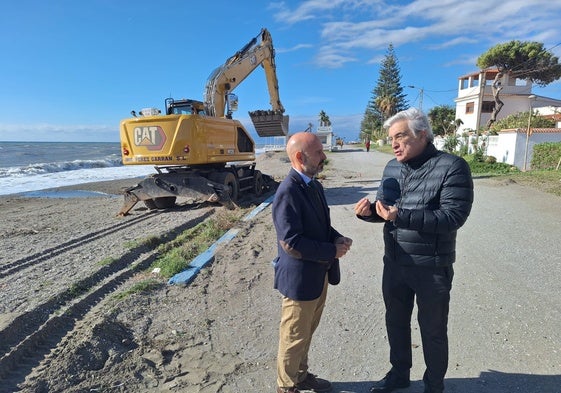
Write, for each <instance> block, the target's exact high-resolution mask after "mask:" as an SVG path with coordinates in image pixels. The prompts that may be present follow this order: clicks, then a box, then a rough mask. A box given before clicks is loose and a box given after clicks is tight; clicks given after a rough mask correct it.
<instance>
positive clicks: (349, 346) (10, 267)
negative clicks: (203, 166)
mask: <svg viewBox="0 0 561 393" xmlns="http://www.w3.org/2000/svg"><path fill="white" fill-rule="evenodd" d="M328 158H329V161H330V162H329V164H328V166H327V168H326V170H325V172H324V176H323V179H322V180H321V181H322V183H323V184H324V186H325V188H326V195H327V199H328V202H329V203H330V205H331V212H332V219H333V225H334V226H335V227H336V228H337V229H338V230H339V231H341V232H342V233H344V234H346V235H349V236H351V237H352V238H353V239H354V244H353V249H352V250H351V252H350V253H349V255H348V256H347V257H345V259H344V260H342V274H343V277H342V283H341V284H340V285H339V286H337V287H332V288H330V294H329V296H328V304H327V307H326V313H325V316H324V319H323V320H322V324H321V325H320V328H319V331H318V335H317V338H316V339H315V342H314V343H313V345H312V346H313V349H312V353H311V362H312V367H314V369H313V370H312V371H313V372H316V373H318V374H320V376H322V377H327V378H329V379H331V380H332V381H333V383H334V392H347V393H349V392H354V393H366V392H367V391H368V389H369V387H370V385H371V383H372V381H374V380H376V379H378V378H380V377H382V376H383V374H384V373H385V372H386V371H387V370H388V369H389V368H388V367H389V365H388V362H387V351H388V348H387V340H386V337H385V327H384V317H383V302H382V299H381V293H380V286H381V270H382V263H381V255H382V239H381V227H376V226H373V224H369V223H363V222H359V221H358V220H356V218H355V217H354V214H353V211H352V206H353V205H354V203H355V202H356V201H357V200H358V199H360V198H361V197H362V196H370V197H373V195H375V192H376V181H377V180H379V178H380V175H381V171H382V168H383V166H384V165H385V163H386V162H387V161H388V160H389V159H390V158H391V156H389V155H385V154H382V153H378V152H370V153H366V152H363V151H362V150H361V149H358V148H356V149H355V148H353V147H349V146H347V147H346V148H345V149H344V150H343V151H341V152H336V153H330V154H329V155H328ZM257 167H258V169H260V170H261V171H262V172H263V173H265V174H268V175H270V176H272V177H273V178H275V179H276V180H281V179H282V178H283V177H284V176H285V175H286V173H287V172H288V169H289V163H288V161H287V159H286V156H285V154H284V153H265V154H263V155H262V156H260V157H259V158H258V165H257ZM131 182H133V181H132V180H124V181H112V182H104V183H90V184H87V185H80V186H76V187H69V188H64V189H61V190H60V191H61V192H62V191H65V190H68V189H73V190H84V191H98V192H100V194H99V195H98V196H90V197H87V198H21V197H18V196H3V197H0V210H1V212H2V221H1V222H0V241H1V243H2V247H1V248H0V263H1V266H2V270H1V274H0V298H1V301H0V304H1V305H2V306H1V307H2V312H1V314H0V348H1V351H0V356H1V358H0V379H1V380H2V383H0V392H13V391H22V392H187V393H194V392H201V393H211V392H212V393H233V392H240V391H243V392H273V391H274V389H275V376H276V371H275V357H276V345H277V334H278V318H279V307H280V303H279V301H280V297H279V295H278V293H277V292H276V291H274V290H273V284H272V282H273V281H272V280H273V275H272V269H271V265H270V261H271V260H272V259H273V258H274V256H275V254H276V246H275V233H274V228H273V224H272V220H271V212H270V207H269V208H266V209H264V210H263V212H262V213H260V214H258V215H256V216H255V218H253V219H252V220H250V221H247V222H240V223H239V233H238V235H237V236H236V237H235V238H234V239H233V240H231V241H230V242H229V243H228V244H225V245H223V246H221V247H220V248H219V249H218V250H217V253H216V255H215V257H214V260H213V261H212V263H211V264H210V265H209V266H208V267H207V268H205V269H203V271H202V272H201V273H200V274H199V275H198V276H197V277H196V278H195V280H194V281H193V282H192V283H190V284H189V285H188V286H175V285H168V284H167V283H166V281H165V280H162V279H159V278H158V276H157V275H155V274H153V273H151V272H150V271H149V270H147V269H148V267H149V266H150V265H151V263H152V261H153V260H154V258H155V250H153V249H149V248H146V247H145V246H143V245H142V242H141V240H142V239H146V238H147V237H148V236H159V237H164V236H165V237H166V238H167V239H170V240H171V239H173V238H175V237H177V235H178V234H179V233H181V232H182V231H184V230H185V229H187V228H189V227H192V226H193V225H195V224H196V223H198V222H200V221H202V220H204V219H206V218H207V217H210V216H212V215H214V214H217V212H218V211H219V210H220V209H223V208H222V207H220V206H216V205H209V204H190V203H186V202H183V201H179V205H178V206H177V207H176V208H174V209H169V210H160V211H148V210H147V209H146V208H144V207H143V206H142V205H140V204H139V205H137V206H135V208H134V209H133V210H132V211H131V214H130V215H128V216H126V217H116V213H117V211H118V210H119V208H120V206H121V204H122V199H121V198H122V197H121V196H119V193H120V192H121V190H122V189H123V187H128V186H131V185H133V184H134V183H133V184H131ZM268 196H270V195H264V196H263V197H262V199H261V200H256V199H255V200H250V201H247V202H246V207H247V208H249V209H250V208H251V207H252V206H257V205H258V204H259V203H261V201H262V200H264V199H265V198H267V197H268ZM476 202H477V205H476V206H474V211H473V212H472V216H471V217H470V219H469V220H468V223H467V224H466V226H465V228H462V229H461V230H460V235H459V238H458V262H457V264H456V265H457V267H456V276H455V284H454V285H455V287H454V290H453V300H452V308H451V323H450V331H451V333H450V335H451V337H450V341H451V361H450V368H449V373H448V376H447V386H448V388H447V392H448V391H449V392H452V393H473V392H482V393H487V392H489V393H491V392H493V393H497V392H498V393H507V392H508V393H510V392H513V391H519V392H525V393H533V392H535V393H538V392H540V393H543V392H546V393H547V392H549V393H558V392H559V391H560V390H559V386H561V346H560V344H559V343H560V342H561V333H559V320H561V306H560V305H559V304H560V303H561V302H559V293H560V292H561V291H560V289H561V288H560V284H559V280H558V278H559V277H560V276H561V271H560V269H561V267H560V266H561V263H560V262H561V260H560V258H561V257H560V256H561V245H560V242H559V241H558V239H559V233H561V224H560V222H559V220H552V219H551V217H561V204H560V203H559V197H555V196H551V195H548V194H544V193H540V192H534V191H533V190H529V189H527V188H525V187H522V186H519V185H517V184H511V183H508V184H505V183H500V184H499V183H494V182H493V181H491V180H488V179H481V180H476ZM514 212H515V214H513V213H514ZM533 222H535V223H536V224H534V225H533V224H531V223H533ZM538 224H539V225H538ZM505 239H506V240H505ZM556 239H557V240H556ZM544 249H547V250H548V252H547V255H545V253H544V252H543V250H544ZM108 261H111V263H108ZM530 266H531V267H530ZM150 276H152V277H153V278H154V279H156V280H159V281H158V282H159V284H158V285H156V286H155V287H154V288H152V289H151V290H150V291H149V292H135V293H133V294H130V295H127V296H121V295H123V294H124V293H126V291H127V289H129V288H131V287H132V286H133V285H134V284H135V283H138V282H139V281H141V280H144V279H145V278H147V277H150ZM413 329H414V333H415V334H416V336H415V338H414V363H415V364H414V368H413V370H412V378H413V380H414V382H413V383H412V385H411V387H410V388H409V389H404V390H402V392H403V393H413V392H420V391H422V382H420V378H421V376H422V371H423V364H422V352H421V348H420V341H419V337H418V330H417V327H416V325H415V324H414V326H413Z"/></svg>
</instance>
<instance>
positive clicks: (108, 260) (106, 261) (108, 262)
mask: <svg viewBox="0 0 561 393" xmlns="http://www.w3.org/2000/svg"><path fill="white" fill-rule="evenodd" d="M117 261H118V259H117V258H113V257H108V258H105V259H102V260H101V261H99V262H98V265H100V266H109V265H111V264H112V263H113V262H117Z"/></svg>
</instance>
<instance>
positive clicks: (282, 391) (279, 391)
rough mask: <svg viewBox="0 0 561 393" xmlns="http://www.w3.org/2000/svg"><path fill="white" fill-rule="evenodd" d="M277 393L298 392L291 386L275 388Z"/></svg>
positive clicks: (298, 392)
mask: <svg viewBox="0 0 561 393" xmlns="http://www.w3.org/2000/svg"><path fill="white" fill-rule="evenodd" d="M277 393H300V391H299V390H298V389H296V388H295V387H292V388H277Z"/></svg>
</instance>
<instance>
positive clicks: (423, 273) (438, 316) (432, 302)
mask: <svg viewBox="0 0 561 393" xmlns="http://www.w3.org/2000/svg"><path fill="white" fill-rule="evenodd" d="M453 276H454V269H453V268H452V266H447V267H417V266H396V265H393V264H391V263H386V264H385V265H384V276H383V279H382V292H383V295H384V303H385V305H386V329H387V332H388V339H389V342H390V363H391V364H392V370H393V371H394V372H396V373H398V374H399V375H401V376H402V377H404V378H409V370H410V368H411V365H412V354H411V314H412V312H413V302H414V300H415V297H416V298H417V308H418V314H417V318H418V321H419V327H420V329H421V339H422V344H423V355H424V358H425V365H426V371H425V374H424V377H423V380H424V381H425V385H427V387H428V388H430V389H431V390H432V391H435V392H440V391H442V390H444V375H445V374H446V370H447V368H448V331H447V330H448V328H447V326H448V310H449V304H450V290H451V289H452V279H453Z"/></svg>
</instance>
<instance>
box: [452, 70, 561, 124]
mask: <svg viewBox="0 0 561 393" xmlns="http://www.w3.org/2000/svg"><path fill="white" fill-rule="evenodd" d="M498 72H499V71H498V70H497V69H487V70H481V71H478V72H474V73H471V74H468V75H464V76H461V77H459V78H458V79H459V80H458V97H456V99H455V100H454V101H455V102H456V119H460V120H462V122H463V124H461V125H460V127H459V128H458V130H457V132H458V133H459V134H462V133H464V132H466V131H475V130H479V129H481V128H484V127H485V125H486V124H487V121H489V119H490V118H491V113H492V112H493V108H494V106H495V101H494V98H493V91H492V86H491V85H492V83H493V80H494V79H495V77H496V76H497V73H498ZM500 84H501V87H502V90H501V92H500V95H499V98H500V99H501V101H502V102H503V103H504V106H503V107H502V109H501V111H500V112H499V114H498V115H497V120H500V119H503V118H505V117H507V116H509V115H512V114H514V113H518V112H528V110H530V108H532V110H536V109H538V108H542V107H550V108H557V111H558V112H559V109H560V107H561V100H556V99H553V98H548V97H543V96H533V94H532V82H530V81H528V80H521V79H518V78H511V77H510V76H509V75H508V74H506V73H505V74H504V75H503V77H502V79H501V81H500ZM530 96H533V97H532V98H529V97H530ZM540 114H541V111H540ZM544 114H545V113H544Z"/></svg>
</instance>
